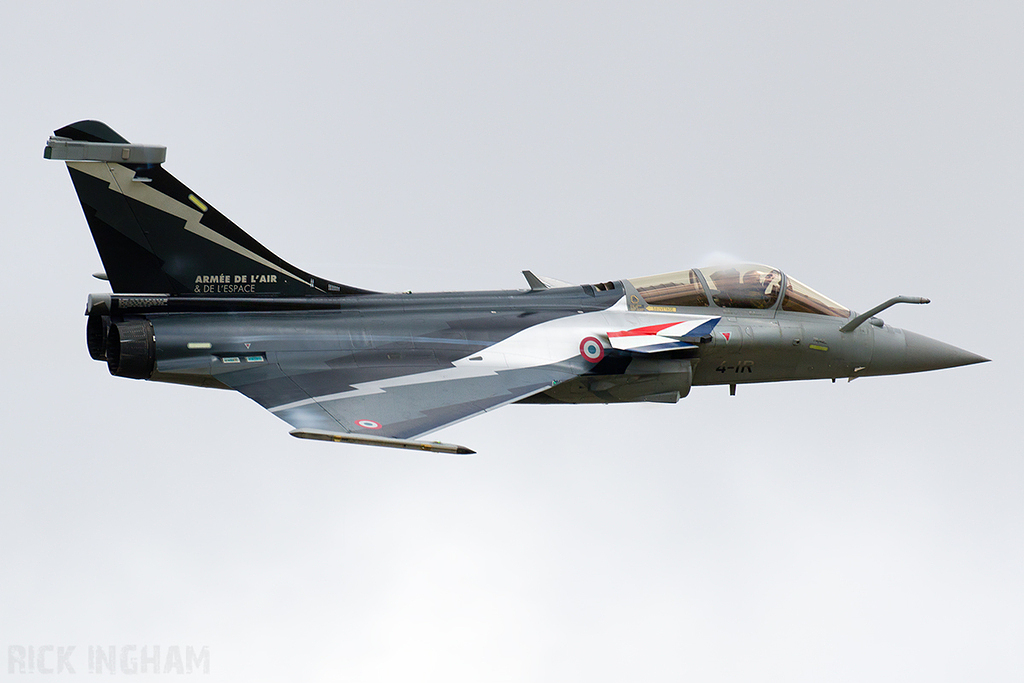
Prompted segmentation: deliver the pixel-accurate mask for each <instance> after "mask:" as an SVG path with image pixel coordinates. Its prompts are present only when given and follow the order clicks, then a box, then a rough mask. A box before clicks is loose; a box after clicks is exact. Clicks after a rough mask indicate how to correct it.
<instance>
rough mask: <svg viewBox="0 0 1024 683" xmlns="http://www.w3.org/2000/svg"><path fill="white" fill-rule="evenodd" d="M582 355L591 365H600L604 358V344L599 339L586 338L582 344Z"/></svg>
mask: <svg viewBox="0 0 1024 683" xmlns="http://www.w3.org/2000/svg"><path fill="white" fill-rule="evenodd" d="M580 355H582V356H583V357H584V358H585V359H586V360H587V361H588V362H590V363H600V362H601V359H602V358H604V344H602V343H601V340H600V339H598V338H597V337H586V338H584V339H583V341H581V342H580Z"/></svg>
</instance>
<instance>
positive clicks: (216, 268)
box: [43, 121, 366, 296]
mask: <svg viewBox="0 0 1024 683" xmlns="http://www.w3.org/2000/svg"><path fill="white" fill-rule="evenodd" d="M165 155H166V148H165V147H158V146H153V145H132V144H130V143H128V141H127V140H125V139H124V138H123V137H121V136H120V135H118V134H117V133H115V132H114V131H113V130H111V129H110V128H109V127H108V126H106V125H105V124H103V123H100V122H99V121H79V122H78V123H73V124H71V125H69V126H65V127H64V128H61V129H60V130H57V131H55V133H54V136H53V137H51V138H50V140H49V141H48V142H47V144H46V149H45V150H44V151H43V156H44V157H45V158H47V159H62V160H64V161H66V162H67V165H68V171H69V172H70V173H71V180H72V182H73V183H74V185H75V190H76V191H77V192H78V199H79V201H81V203H82V210H83V211H84V212H85V218H86V220H87V221H88V223H89V229H90V230H91V231H92V236H93V239H94V240H95V242H96V248H97V249H98V250H99V253H100V259H101V260H102V261H103V267H104V268H105V269H106V274H107V278H108V279H109V280H110V285H111V287H112V289H113V291H114V292H116V293H160V294H170V295H172V296H174V295H178V296H197V295H198V296H204V295H206V296H343V295H348V294H363V293H366V290H362V289H357V288H355V287H349V286H346V285H341V284H338V283H336V282H331V281H329V280H324V279H323V278H319V277H315V276H313V275H310V274H309V273H307V272H305V271H302V270H299V269H298V268H295V267H294V266H292V265H290V264H289V263H287V262H285V261H283V260H282V259H280V258H279V257H277V256H276V255H274V254H273V253H272V252H271V251H270V250H269V249H267V248H266V247H264V246H263V245H262V244H260V243H259V242H257V241H256V240H254V239H253V238H252V237H250V236H249V235H248V234H246V233H245V231H243V230H242V229H241V228H239V227H238V226H237V225H235V224H234V223H232V222H231V221H230V220H229V219H228V218H227V217H225V216H224V215H223V214H222V213H220V212H219V211H217V210H216V209H215V208H213V206H211V205H210V204H209V202H207V201H206V200H204V199H202V198H201V197H200V196H199V195H198V194H196V193H195V192H193V191H192V190H190V189H189V188H188V187H186V186H185V185H183V184H182V183H181V182H180V181H178V179H177V178H175V177H174V176H172V175H171V174H170V173H168V172H167V171H165V170H164V168H163V167H162V166H161V164H162V163H163V161H164V157H165Z"/></svg>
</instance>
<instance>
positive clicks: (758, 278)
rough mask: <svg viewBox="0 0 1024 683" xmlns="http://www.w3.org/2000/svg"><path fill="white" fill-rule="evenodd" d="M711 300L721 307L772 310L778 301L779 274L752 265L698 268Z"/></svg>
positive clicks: (780, 277)
mask: <svg viewBox="0 0 1024 683" xmlns="http://www.w3.org/2000/svg"><path fill="white" fill-rule="evenodd" d="M700 273H701V275H703V276H704V279H705V280H706V281H707V283H708V288H709V289H710V290H711V300H712V301H714V302H715V303H716V304H718V305H719V306H721V307H723V308H771V307H772V306H774V305H775V302H776V301H778V299H779V291H780V290H781V288H782V272H781V271H779V270H777V269H775V268H770V267H768V266H759V265H756V264H753V263H748V264H742V265H736V266H712V267H710V268H701V269H700Z"/></svg>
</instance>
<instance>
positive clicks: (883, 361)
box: [867, 328, 989, 375]
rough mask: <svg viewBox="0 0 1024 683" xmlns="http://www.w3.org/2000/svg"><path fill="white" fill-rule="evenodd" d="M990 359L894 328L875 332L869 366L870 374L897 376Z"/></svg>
mask: <svg viewBox="0 0 1024 683" xmlns="http://www.w3.org/2000/svg"><path fill="white" fill-rule="evenodd" d="M988 360H989V359H988V358H985V357H984V356H979V355H978V354H976V353H971V352H970V351H964V350H963V349H960V348H957V347H955V346H953V345H952V344H946V343H945V342H940V341H938V340H937V339H932V338H931V337H926V336H924V335H923V334H917V333H916V332H908V331H906V330H895V329H892V328H888V329H880V330H876V331H875V348H874V351H873V352H872V354H871V362H870V363H869V364H868V373H867V374H871V375H897V374H901V373H905V372H924V371H926V370H941V369H943V368H955V367H959V366H961V365H973V364H974V363H986V362H988Z"/></svg>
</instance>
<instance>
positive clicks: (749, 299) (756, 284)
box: [628, 263, 850, 318]
mask: <svg viewBox="0 0 1024 683" xmlns="http://www.w3.org/2000/svg"><path fill="white" fill-rule="evenodd" d="M628 282H629V283H630V284H631V285H633V287H635V288H636V291H637V293H638V294H639V295H640V296H641V297H643V299H644V301H646V302H647V303H648V304H654V305H660V306H709V305H710V304H709V300H710V301H711V302H713V303H714V305H716V306H720V307H722V308H747V309H751V308H752V309H764V310H766V309H773V308H776V305H777V304H778V301H779V298H780V296H781V298H782V305H781V307H780V308H781V309H782V310H783V311H790V312H793V313H813V314H816V315H830V316H835V317H837V318H849V317H850V311H849V309H848V308H846V307H844V306H840V305H839V304H837V303H836V302H835V301H832V300H831V299H829V298H828V297H826V296H824V295H822V294H819V293H818V292H816V291H814V290H813V289H811V288H810V287H808V286H807V285H805V284H803V283H802V282H799V281H798V280H796V279H794V278H791V277H789V276H787V275H783V273H782V271H780V270H778V269H777V268H772V267H770V266H762V265H758V264H755V263H744V264H740V265H730V266H711V267H708V268H695V269H692V270H684V271H680V272H678V273H665V274H663V275H650V276H647V277H639V278H632V279H630V280H629V281H628Z"/></svg>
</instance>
